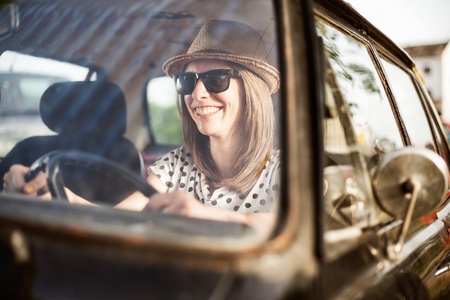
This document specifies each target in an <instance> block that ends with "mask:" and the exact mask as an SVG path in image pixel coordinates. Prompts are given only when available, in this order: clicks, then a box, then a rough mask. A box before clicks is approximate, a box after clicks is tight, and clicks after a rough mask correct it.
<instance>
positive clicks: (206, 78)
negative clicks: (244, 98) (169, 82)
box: [173, 69, 240, 95]
mask: <svg viewBox="0 0 450 300" xmlns="http://www.w3.org/2000/svg"><path fill="white" fill-rule="evenodd" d="M231 76H240V75H239V72H238V71H236V70H228V69H219V70H212V71H208V72H205V73H191V72H183V73H178V74H176V75H175V76H174V77H173V79H174V81H175V88H176V90H177V93H178V94H180V95H189V94H192V92H193V91H194V89H195V86H196V85H197V82H198V81H199V80H200V79H201V80H202V81H203V84H204V85H205V88H206V90H207V91H208V92H210V93H221V92H224V91H226V90H227V89H228V88H229V87H230V78H231Z"/></svg>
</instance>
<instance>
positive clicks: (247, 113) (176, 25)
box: [0, 0, 282, 235]
mask: <svg viewBox="0 0 450 300" xmlns="http://www.w3.org/2000/svg"><path fill="white" fill-rule="evenodd" d="M11 5H14V6H16V7H17V8H18V9H15V10H11V11H18V12H19V20H20V22H19V23H18V26H17V28H14V30H11V34H8V35H5V36H4V37H3V38H2V39H1V40H0V87H1V100H0V115H1V118H0V145H1V146H0V159H1V161H0V173H1V174H0V178H1V180H2V184H0V186H1V188H2V189H3V192H4V193H3V195H2V197H8V195H12V194H14V195H19V196H21V197H22V196H23V197H26V198H27V199H29V198H33V199H36V200H39V201H41V200H48V199H52V200H55V199H60V200H61V199H62V200H63V202H66V203H69V204H70V205H67V207H69V208H68V209H70V207H71V206H75V205H83V206H85V205H87V206H100V207H101V208H104V209H105V210H108V209H109V210H111V209H122V210H126V211H135V212H136V216H138V215H139V216H140V218H141V217H142V216H145V218H149V219H152V218H163V219H164V218H166V219H171V218H182V220H188V219H195V220H200V219H202V220H203V221H204V220H208V221H209V222H222V223H226V224H233V226H243V227H247V226H248V225H250V227H253V228H254V229H256V232H260V230H261V228H263V232H264V233H266V234H267V233H269V232H270V229H271V228H272V225H273V223H274V220H275V219H276V211H277V207H278V200H279V195H278V194H279V176H280V168H281V155H282V152H281V149H280V148H279V146H278V145H279V144H280V143H279V141H275V142H274V140H276V138H277V137H279V136H280V135H279V134H277V132H276V131H277V130H278V129H276V128H279V126H278V125H279V114H280V112H279V110H280V108H279V106H280V103H281V101H279V99H278V97H279V95H278V93H277V92H278V89H279V86H280V75H279V71H278V69H279V66H278V50H277V44H276V41H277V36H276V28H275V22H274V10H273V7H272V3H271V1H269V0H258V1H234V0H233V1H230V0H216V1H194V0H192V1H178V0H164V1H161V0H154V1H153V0H152V1H148V0H145V1H143V0H142V1H141V0H132V1H116V0H102V1H94V2H93V1H67V0H56V1H55V0H51V1H47V0H42V1H34V0H33V1H32V0H18V1H15V2H14V4H11ZM3 9H9V5H6V6H4V7H3ZM276 124H278V125H276ZM12 166H14V167H13V168H11V167H12ZM14 168H15V169H14ZM5 174H6V176H5ZM13 175H14V176H18V175H20V178H21V181H20V182H19V183H17V182H16V181H12V180H10V178H12V176H13ZM3 178H5V180H4V181H3ZM48 178H50V179H48ZM155 195H156V196H155ZM149 197H150V198H149ZM145 218H144V219H145ZM186 222H188V221H186ZM164 224H168V223H164ZM199 224H203V223H199ZM195 226H197V225H195ZM195 226H193V227H192V228H194V229H193V230H192V231H193V232H197V231H196V230H195ZM198 226H200V227H204V225H198ZM169 227H170V226H169ZM188 227H189V226H188ZM177 228H178V229H177V231H179V227H177ZM189 228H191V227H189ZM210 228H211V231H212V232H209V233H208V234H206V233H205V230H204V228H203V230H200V229H198V234H199V235H211V234H213V235H214V232H216V233H217V235H224V233H223V230H217V226H210ZM214 228H216V229H214ZM206 231H208V230H206ZM230 232H232V235H235V234H236V232H238V233H239V234H242V232H244V231H239V230H237V231H236V230H235V228H234V227H233V229H232V230H231V231H230ZM245 232H246V231H245ZM177 234H179V232H178V233H177Z"/></svg>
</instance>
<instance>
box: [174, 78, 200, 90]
mask: <svg viewBox="0 0 450 300" xmlns="http://www.w3.org/2000/svg"><path fill="white" fill-rule="evenodd" d="M174 80H175V88H176V90H177V93H178V94H180V95H188V94H191V93H192V92H193V91H194V89H195V85H196V84H197V80H196V77H195V74H194V73H180V74H177V75H175V77H174Z"/></svg>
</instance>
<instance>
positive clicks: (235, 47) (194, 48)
mask: <svg viewBox="0 0 450 300" xmlns="http://www.w3.org/2000/svg"><path fill="white" fill-rule="evenodd" d="M199 59H220V60H226V61H230V62H233V63H237V64H240V65H242V66H245V67H247V68H248V69H250V70H252V71H253V72H255V73H256V74H258V75H259V76H260V77H261V78H262V79H263V80H264V81H265V82H266V84H267V86H268V87H269V90H270V92H271V93H275V92H276V91H277V90H278V88H279V87H280V74H279V72H278V70H277V69H276V68H274V67H273V66H271V65H269V64H268V63H267V62H266V60H267V51H266V47H265V45H264V42H263V40H262V36H261V35H260V34H259V32H258V31H256V30H255V29H253V28H252V27H250V26H248V25H246V24H243V23H239V22H233V21H221V20H208V21H206V22H205V24H203V27H202V28H201V29H200V32H199V33H198V35H197V37H196V38H195V39H194V41H193V42H192V44H191V47H190V48H189V50H188V52H187V54H183V55H178V56H175V57H172V58H171V59H169V60H167V61H166V62H165V63H164V64H163V67H162V68H163V71H164V73H166V74H167V75H168V76H170V77H172V76H173V75H174V74H177V73H179V72H181V71H182V69H183V67H184V66H185V65H186V63H188V62H191V61H194V60H199Z"/></svg>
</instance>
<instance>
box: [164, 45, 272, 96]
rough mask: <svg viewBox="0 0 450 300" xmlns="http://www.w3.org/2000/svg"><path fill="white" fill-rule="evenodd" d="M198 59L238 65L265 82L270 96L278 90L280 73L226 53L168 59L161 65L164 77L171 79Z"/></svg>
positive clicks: (270, 67) (258, 62)
mask: <svg viewBox="0 0 450 300" xmlns="http://www.w3.org/2000/svg"><path fill="white" fill-rule="evenodd" d="M200 59H218V60H225V61H230V62H233V63H237V64H240V65H242V66H244V67H246V68H248V69H250V70H252V71H253V72H255V73H256V74H258V75H259V76H260V77H261V78H262V79H263V80H264V81H265V82H266V84H267V86H268V87H269V90H270V93H271V94H273V93H275V92H276V91H277V90H278V89H279V88H280V73H279V72H278V70H277V69H276V68H275V67H273V66H271V65H269V64H268V63H265V62H262V61H259V60H255V59H253V58H249V57H245V56H239V55H234V54H228V53H208V52H197V53H190V54H182V55H178V56H175V57H172V58H170V59H168V60H167V61H166V62H165V63H164V64H163V66H162V69H163V71H164V73H166V75H168V76H170V77H173V75H175V74H177V73H180V72H181V71H182V70H183V67H184V66H185V65H186V64H187V63H188V62H191V61H194V60H200Z"/></svg>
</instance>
